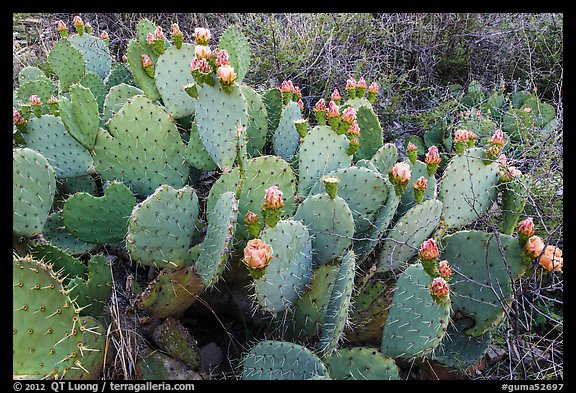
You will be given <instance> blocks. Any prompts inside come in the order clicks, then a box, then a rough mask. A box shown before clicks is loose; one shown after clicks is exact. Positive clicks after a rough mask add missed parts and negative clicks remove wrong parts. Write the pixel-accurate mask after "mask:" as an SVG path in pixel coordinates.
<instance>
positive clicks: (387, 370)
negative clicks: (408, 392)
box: [322, 348, 400, 380]
mask: <svg viewBox="0 0 576 393" xmlns="http://www.w3.org/2000/svg"><path fill="white" fill-rule="evenodd" d="M322 361H323V362H324V363H325V364H326V366H327V367H328V372H329V374H330V378H331V379H335V380H398V379H400V375H399V370H398V366H397V365H396V363H395V362H394V359H392V358H389V357H387V356H384V355H383V354H382V353H381V352H380V351H378V350H377V349H372V348H342V349H338V350H336V351H335V352H333V353H332V354H330V355H328V356H324V357H323V358H322Z"/></svg>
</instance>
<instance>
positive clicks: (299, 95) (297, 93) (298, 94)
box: [294, 86, 302, 98]
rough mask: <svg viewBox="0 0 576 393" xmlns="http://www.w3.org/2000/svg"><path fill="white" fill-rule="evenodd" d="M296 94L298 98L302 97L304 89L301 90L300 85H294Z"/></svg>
mask: <svg viewBox="0 0 576 393" xmlns="http://www.w3.org/2000/svg"><path fill="white" fill-rule="evenodd" d="M294 96H295V97H298V98H302V91H301V90H300V87H299V86H296V87H294Z"/></svg>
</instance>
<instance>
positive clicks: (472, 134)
mask: <svg viewBox="0 0 576 393" xmlns="http://www.w3.org/2000/svg"><path fill="white" fill-rule="evenodd" d="M477 140H478V135H476V133H475V132H472V131H468V147H474V145H476V141H477Z"/></svg>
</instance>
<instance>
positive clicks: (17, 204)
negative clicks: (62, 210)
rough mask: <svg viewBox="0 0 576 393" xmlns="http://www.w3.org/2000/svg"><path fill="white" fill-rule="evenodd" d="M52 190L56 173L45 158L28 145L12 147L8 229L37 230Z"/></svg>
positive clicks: (28, 233)
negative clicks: (9, 221) (10, 205)
mask: <svg viewBox="0 0 576 393" xmlns="http://www.w3.org/2000/svg"><path fill="white" fill-rule="evenodd" d="M55 193H56V173H55V171H54V169H53V168H52V166H51V165H50V164H49V163H48V160H47V159H46V158H45V157H44V156H43V155H42V154H40V153H38V152H36V151H34V150H32V149H29V148H22V149H20V148H17V149H13V150H12V231H13V234H14V235H15V236H34V235H36V234H38V233H41V232H42V231H43V229H44V224H45V223H46V220H47V219H48V213H49V212H50V209H51V207H52V201H53V199H54V195H55Z"/></svg>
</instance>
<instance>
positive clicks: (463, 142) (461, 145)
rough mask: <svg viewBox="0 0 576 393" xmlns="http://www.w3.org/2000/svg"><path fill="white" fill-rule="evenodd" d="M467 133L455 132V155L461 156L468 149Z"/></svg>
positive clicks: (464, 131) (463, 131)
mask: <svg viewBox="0 0 576 393" xmlns="http://www.w3.org/2000/svg"><path fill="white" fill-rule="evenodd" d="M468 135H469V134H468V131H467V130H456V132H455V133H454V151H456V154H458V155H460V156H461V155H462V154H464V151H465V150H466V147H468Z"/></svg>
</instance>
